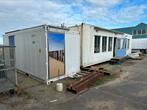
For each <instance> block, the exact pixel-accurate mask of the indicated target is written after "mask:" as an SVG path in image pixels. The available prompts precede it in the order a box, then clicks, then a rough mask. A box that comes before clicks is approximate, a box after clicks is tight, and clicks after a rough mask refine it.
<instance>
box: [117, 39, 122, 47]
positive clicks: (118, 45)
mask: <svg viewBox="0 0 147 110" xmlns="http://www.w3.org/2000/svg"><path fill="white" fill-rule="evenodd" d="M120 45H121V44H120V39H117V49H120Z"/></svg>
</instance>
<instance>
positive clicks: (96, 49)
mask: <svg viewBox="0 0 147 110" xmlns="http://www.w3.org/2000/svg"><path fill="white" fill-rule="evenodd" d="M94 37H95V38H94V53H99V52H100V38H101V36H94Z"/></svg>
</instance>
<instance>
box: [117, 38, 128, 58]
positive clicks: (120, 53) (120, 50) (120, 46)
mask: <svg viewBox="0 0 147 110" xmlns="http://www.w3.org/2000/svg"><path fill="white" fill-rule="evenodd" d="M126 44H127V39H126V38H125V39H117V43H116V51H115V56H116V57H124V56H125V55H126V51H127V50H126Z"/></svg>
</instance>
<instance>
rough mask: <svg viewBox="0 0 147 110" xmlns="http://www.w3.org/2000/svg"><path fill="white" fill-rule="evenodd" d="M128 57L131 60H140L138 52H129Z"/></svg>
mask: <svg viewBox="0 0 147 110" xmlns="http://www.w3.org/2000/svg"><path fill="white" fill-rule="evenodd" d="M128 58H130V59H132V60H142V57H141V53H140V52H136V53H131V54H129V55H128Z"/></svg>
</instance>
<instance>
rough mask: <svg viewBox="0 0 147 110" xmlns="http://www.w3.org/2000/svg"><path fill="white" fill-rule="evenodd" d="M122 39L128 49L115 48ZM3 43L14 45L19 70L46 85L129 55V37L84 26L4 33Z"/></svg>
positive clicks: (44, 27) (45, 26)
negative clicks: (82, 68) (83, 69)
mask: <svg viewBox="0 0 147 110" xmlns="http://www.w3.org/2000/svg"><path fill="white" fill-rule="evenodd" d="M124 38H125V39H130V40H127V41H129V42H128V43H123V44H125V46H123V47H128V49H124V48H118V46H119V47H120V45H121V43H120V42H118V41H119V39H124ZM124 41H125V40H124ZM4 44H6V45H12V44H13V45H15V46H16V68H17V69H18V70H21V71H24V72H25V73H28V74H31V75H32V76H35V77H36V78H37V79H41V80H43V81H44V82H46V83H47V84H49V82H50V81H55V80H58V79H61V78H64V77H67V76H70V75H73V74H75V73H77V72H79V71H80V67H87V66H91V65H95V64H98V63H103V62H106V61H109V60H110V59H112V58H113V57H117V56H122V57H124V56H126V55H127V54H129V53H130V52H131V46H130V45H131V36H130V35H126V34H124V33H121V32H117V31H113V30H109V29H105V28H101V27H97V26H94V25H89V24H84V23H82V24H81V25H76V26H73V27H70V28H64V27H57V26H50V25H41V26H36V27H32V28H27V29H21V30H16V31H11V32H6V33H5V35H4ZM127 45H129V46H127ZM124 52H125V54H124ZM122 53H123V54H122Z"/></svg>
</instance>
